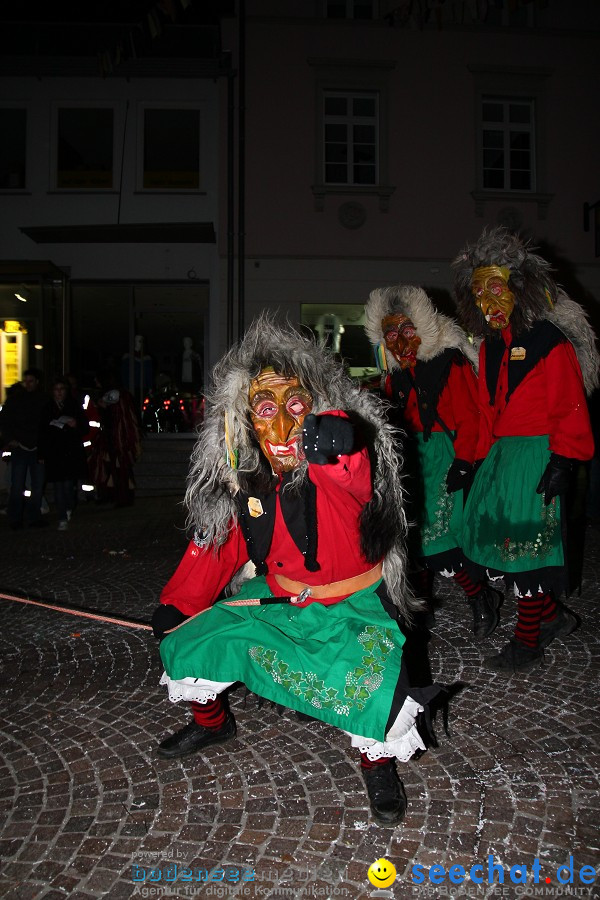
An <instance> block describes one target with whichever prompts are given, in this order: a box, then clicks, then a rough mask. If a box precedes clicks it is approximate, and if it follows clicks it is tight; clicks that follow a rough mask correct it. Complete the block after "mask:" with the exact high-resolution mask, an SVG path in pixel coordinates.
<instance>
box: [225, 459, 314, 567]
mask: <svg viewBox="0 0 600 900" xmlns="http://www.w3.org/2000/svg"><path fill="white" fill-rule="evenodd" d="M291 477H292V473H291V472H290V473H288V474H287V475H284V476H283V477H282V479H281V483H280V486H279V491H278V492H277V491H270V492H269V493H268V494H259V493H257V492H248V493H245V492H243V491H240V492H239V493H238V494H237V495H236V498H235V499H236V504H237V507H238V514H239V523H240V527H241V529H242V534H243V535H244V538H245V540H246V546H247V548H248V555H249V557H250V559H251V560H252V562H253V563H254V565H255V566H256V574H257V575H266V574H267V571H268V566H267V564H266V561H265V560H266V557H267V554H268V552H269V549H270V547H271V542H272V540H273V529H274V527H275V511H276V507H277V497H278V496H279V504H280V506H281V512H282V515H283V520H284V522H285V525H286V528H287V530H288V531H289V533H290V535H291V537H292V539H293V541H294V543H295V544H296V546H297V548H298V550H299V551H300V552H301V553H302V555H303V556H304V567H305V568H306V569H307V570H308V571H309V572H318V571H319V569H320V568H321V567H320V565H319V563H318V562H317V489H316V487H315V485H314V484H313V483H312V481H310V479H308V478H306V479H305V481H304V483H303V484H302V488H301V490H300V492H297V491H296V490H294V492H293V493H292V492H290V491H285V490H284V487H285V485H286V484H287V483H288V482H289V481H290V479H291ZM250 498H252V499H253V500H254V501H259V503H260V506H261V508H262V515H260V516H251V515H250V511H249V506H248V503H249V501H250ZM253 505H254V504H253ZM256 505H257V504H256Z"/></svg>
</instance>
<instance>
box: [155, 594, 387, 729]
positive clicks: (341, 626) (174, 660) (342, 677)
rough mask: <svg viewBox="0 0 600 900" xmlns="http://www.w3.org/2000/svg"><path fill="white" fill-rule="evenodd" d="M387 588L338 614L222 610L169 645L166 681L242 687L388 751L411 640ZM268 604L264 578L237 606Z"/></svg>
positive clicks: (327, 610) (181, 631) (202, 617)
mask: <svg viewBox="0 0 600 900" xmlns="http://www.w3.org/2000/svg"><path fill="white" fill-rule="evenodd" d="M378 584H379V582H378V583H377V584H375V585H372V586H371V587H369V588H366V589H365V590H362V591H357V592H356V593H355V594H351V595H350V596H349V597H347V598H346V599H345V600H343V601H341V602H339V603H335V604H333V605H332V606H324V605H323V604H321V603H311V604H310V605H309V606H305V607H295V606H293V605H290V604H276V605H275V604H274V605H268V606H227V605H226V602H225V601H220V602H218V603H215V605H214V606H213V607H211V609H209V610H208V611H207V612H204V613H200V614H199V615H197V616H194V618H192V619H190V620H189V621H188V622H184V624H183V625H180V626H179V628H177V629H176V630H175V631H173V632H171V634H169V635H168V636H167V637H166V638H165V639H164V640H163V641H162V643H161V645H160V653H161V656H162V660H163V663H164V666H165V672H166V675H167V676H168V677H169V678H170V679H171V680H173V681H179V680H181V679H184V678H197V679H202V680H209V681H215V682H229V683H231V682H235V681H241V682H243V683H244V684H245V685H246V686H247V687H248V688H249V689H250V690H251V691H253V692H255V693H256V694H258V695H259V696H261V697H266V698H267V699H268V700H272V701H274V702H275V703H281V704H282V705H284V706H287V707H289V708H290V709H295V710H298V711H300V712H303V713H307V714H308V715H311V716H314V717H315V718H317V719H321V720H323V721H324V722H328V723H329V724H330V725H335V726H336V727H338V728H341V729H343V730H344V731H349V732H351V733H352V734H360V735H363V736H365V737H369V738H374V739H375V740H377V741H383V740H384V738H385V730H386V725H387V723H388V718H389V715H390V710H391V706H392V699H393V696H394V690H395V688H396V684H397V682H398V678H399V675H400V664H401V660H402V647H403V645H404V641H405V638H404V635H403V634H402V632H401V631H400V629H399V628H398V626H397V624H396V623H395V622H394V621H393V620H392V619H390V617H389V615H388V614H387V613H386V611H385V609H384V608H383V606H382V604H381V601H380V599H379V597H378V596H377V594H376V593H375V589H376V588H377V586H378ZM268 596H271V591H270V590H269V588H268V586H267V583H266V581H265V579H264V577H258V578H253V579H251V580H250V581H248V582H246V583H245V584H244V585H243V586H242V590H241V591H240V592H239V594H237V595H236V597H235V598H231V599H240V598H242V597H268Z"/></svg>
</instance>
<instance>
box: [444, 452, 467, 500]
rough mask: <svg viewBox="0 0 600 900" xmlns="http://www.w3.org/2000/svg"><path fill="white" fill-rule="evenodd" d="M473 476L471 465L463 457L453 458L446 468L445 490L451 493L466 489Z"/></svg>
mask: <svg viewBox="0 0 600 900" xmlns="http://www.w3.org/2000/svg"><path fill="white" fill-rule="evenodd" d="M472 478H473V466H472V465H471V463H468V462H466V461H465V460H464V459H458V458H457V459H455V460H453V462H452V465H451V466H450V468H449V469H448V474H447V475H446V492H447V493H448V494H453V493H454V491H460V490H466V489H467V488H469V487H470V486H471V480H472Z"/></svg>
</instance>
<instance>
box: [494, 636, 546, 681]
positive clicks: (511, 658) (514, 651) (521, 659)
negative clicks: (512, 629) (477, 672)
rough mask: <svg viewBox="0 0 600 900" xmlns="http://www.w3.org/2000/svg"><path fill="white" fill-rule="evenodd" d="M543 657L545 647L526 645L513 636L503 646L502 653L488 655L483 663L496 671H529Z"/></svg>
mask: <svg viewBox="0 0 600 900" xmlns="http://www.w3.org/2000/svg"><path fill="white" fill-rule="evenodd" d="M543 658H544V651H543V649H542V650H541V649H539V647H536V648H535V649H532V648H531V647H526V646H525V644H522V643H521V642H520V641H517V640H516V639H515V638H513V639H512V640H510V641H509V642H508V644H507V645H506V646H505V647H503V648H502V650H501V651H500V653H497V654H496V656H488V658H487V659H485V660H484V662H483V664H484V666H485V667H486V668H487V669H494V670H495V671H496V672H508V673H512V672H527V671H528V670H529V669H533V668H534V666H536V665H538V664H539V663H541V662H542V660H543Z"/></svg>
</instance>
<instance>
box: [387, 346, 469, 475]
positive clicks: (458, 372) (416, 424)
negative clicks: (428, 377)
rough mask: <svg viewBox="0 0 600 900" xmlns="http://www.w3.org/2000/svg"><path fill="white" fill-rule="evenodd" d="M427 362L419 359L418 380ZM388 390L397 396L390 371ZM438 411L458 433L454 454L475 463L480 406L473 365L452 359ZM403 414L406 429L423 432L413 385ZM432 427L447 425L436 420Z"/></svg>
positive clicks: (436, 428)
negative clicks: (478, 404)
mask: <svg viewBox="0 0 600 900" xmlns="http://www.w3.org/2000/svg"><path fill="white" fill-rule="evenodd" d="M457 352H458V351H457ZM428 365H429V363H428V362H424V361H421V360H417V364H416V366H415V373H414V374H415V378H416V381H417V383H418V381H419V377H418V375H419V370H422V369H423V368H425V367H426V366H428ZM385 392H386V394H387V396H388V397H390V399H393V400H397V397H395V396H394V389H393V386H392V377H391V376H390V375H388V377H387V379H386V383H385ZM436 411H437V414H438V416H439V417H440V418H441V419H442V421H443V422H444V423H445V424H446V425H447V427H448V428H449V429H450V430H451V431H453V432H454V433H455V435H456V437H455V440H454V455H455V456H456V457H457V458H458V459H464V460H465V461H466V462H470V463H472V462H473V461H474V460H475V459H476V456H475V449H476V447H477V437H478V433H479V410H478V408H477V383H476V378H475V374H474V372H473V369H472V368H471V366H470V365H469V364H468V363H467V362H465V363H464V364H463V365H461V364H460V363H458V362H457V361H454V362H452V364H451V367H450V370H449V374H448V379H447V381H446V383H445V385H444V386H443V388H442V390H441V392H440V394H439V398H438V401H437V405H436ZM403 417H404V424H405V426H406V429H407V431H410V432H418V433H420V434H422V433H423V431H424V425H423V421H422V417H421V412H420V410H419V403H418V400H417V392H416V390H415V389H414V388H413V389H412V390H411V391H410V393H409V395H408V398H407V399H406V402H405V405H404V408H403ZM431 430H432V431H443V430H444V429H443V427H442V425H441V424H440V423H439V422H434V423H433V426H432V428H431Z"/></svg>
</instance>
